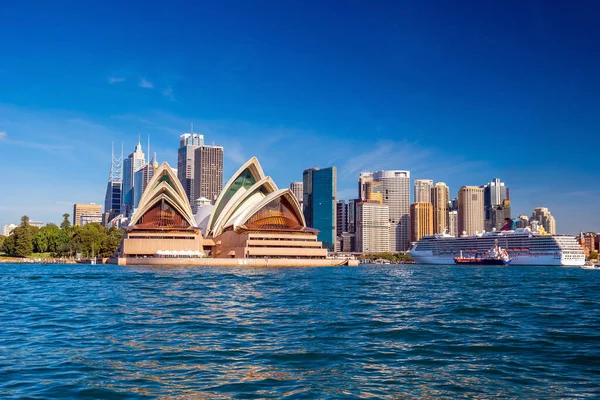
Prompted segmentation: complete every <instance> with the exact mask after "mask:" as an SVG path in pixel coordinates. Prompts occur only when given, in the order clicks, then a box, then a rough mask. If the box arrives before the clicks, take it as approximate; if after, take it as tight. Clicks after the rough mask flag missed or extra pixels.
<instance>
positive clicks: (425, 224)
mask: <svg viewBox="0 0 600 400" xmlns="http://www.w3.org/2000/svg"><path fill="white" fill-rule="evenodd" d="M410 225H411V229H410V240H411V241H412V242H417V241H418V240H419V239H421V238H422V237H423V236H426V235H432V234H433V207H432V206H431V203H430V202H421V203H413V204H411V205H410Z"/></svg>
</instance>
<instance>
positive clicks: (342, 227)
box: [335, 200, 348, 236]
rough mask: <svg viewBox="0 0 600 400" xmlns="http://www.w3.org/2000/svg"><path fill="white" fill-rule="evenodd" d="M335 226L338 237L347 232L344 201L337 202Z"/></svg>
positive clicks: (346, 211) (346, 208) (346, 212)
mask: <svg viewBox="0 0 600 400" xmlns="http://www.w3.org/2000/svg"><path fill="white" fill-rule="evenodd" d="M335 224H336V227H335V230H336V232H337V234H338V236H340V235H341V234H342V233H343V232H348V204H346V201H345V200H338V201H337V203H336V218H335Z"/></svg>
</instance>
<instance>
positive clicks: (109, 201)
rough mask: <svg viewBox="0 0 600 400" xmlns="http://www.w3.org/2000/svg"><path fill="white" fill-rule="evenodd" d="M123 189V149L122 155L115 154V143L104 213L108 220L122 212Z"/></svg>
mask: <svg viewBox="0 0 600 400" xmlns="http://www.w3.org/2000/svg"><path fill="white" fill-rule="evenodd" d="M122 190H123V149H122V148H121V155H120V156H118V155H117V156H115V147H114V145H113V148H112V155H111V164H110V174H109V176H108V184H107V186H106V195H105V197H104V213H105V214H106V215H107V220H108V221H110V220H111V219H113V218H114V217H116V216H117V215H119V214H120V213H121V196H122V195H121V192H122Z"/></svg>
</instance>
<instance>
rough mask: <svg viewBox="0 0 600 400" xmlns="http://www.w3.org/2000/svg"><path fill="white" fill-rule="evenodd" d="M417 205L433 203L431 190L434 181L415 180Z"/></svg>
mask: <svg viewBox="0 0 600 400" xmlns="http://www.w3.org/2000/svg"><path fill="white" fill-rule="evenodd" d="M414 187H415V201H414V202H415V203H432V201H431V189H432V188H433V181H432V180H431V179H415V182H414Z"/></svg>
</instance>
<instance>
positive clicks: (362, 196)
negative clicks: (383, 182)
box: [358, 172, 373, 201]
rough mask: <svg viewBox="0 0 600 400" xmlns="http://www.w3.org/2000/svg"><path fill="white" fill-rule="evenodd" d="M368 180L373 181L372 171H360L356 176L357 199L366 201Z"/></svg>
mask: <svg viewBox="0 0 600 400" xmlns="http://www.w3.org/2000/svg"><path fill="white" fill-rule="evenodd" d="M370 182H373V173H372V172H361V173H360V175H359V176H358V200H359V201H367V200H369V198H368V194H369V190H370V189H369V188H370V186H369V185H368V184H369V183H370Z"/></svg>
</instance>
